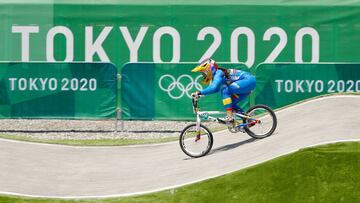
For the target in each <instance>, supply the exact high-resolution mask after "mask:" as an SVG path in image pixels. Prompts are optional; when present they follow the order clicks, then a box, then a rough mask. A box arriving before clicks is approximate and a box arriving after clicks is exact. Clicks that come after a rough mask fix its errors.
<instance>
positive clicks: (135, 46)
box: [119, 26, 149, 62]
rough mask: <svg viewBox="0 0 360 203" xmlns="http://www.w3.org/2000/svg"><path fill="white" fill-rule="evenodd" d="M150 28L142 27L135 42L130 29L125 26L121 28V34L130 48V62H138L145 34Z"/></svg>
mask: <svg viewBox="0 0 360 203" xmlns="http://www.w3.org/2000/svg"><path fill="white" fill-rule="evenodd" d="M148 28H149V27H141V28H140V31H139V33H138V34H137V36H136V38H135V40H133V39H132V38H131V35H130V32H129V29H128V28H127V27H125V26H121V27H119V29H120V32H121V33H122V35H123V36H124V39H125V42H126V45H127V46H128V48H129V51H130V60H129V61H130V62H137V61H138V50H139V47H140V45H141V43H142V41H143V39H144V37H145V34H146V32H147V30H148Z"/></svg>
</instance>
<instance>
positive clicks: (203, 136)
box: [179, 123, 213, 158]
mask: <svg viewBox="0 0 360 203" xmlns="http://www.w3.org/2000/svg"><path fill="white" fill-rule="evenodd" d="M179 142H180V148H181V150H182V151H183V152H184V153H185V154H186V155H188V156H190V157H194V158H198V157H202V156H205V155H206V154H207V153H209V152H210V150H211V148H212V145H213V136H212V133H211V132H210V130H209V129H208V128H206V127H205V126H203V125H201V124H200V131H196V124H195V123H194V124H190V125H188V126H186V127H185V128H184V130H183V131H182V132H181V134H180V140H179Z"/></svg>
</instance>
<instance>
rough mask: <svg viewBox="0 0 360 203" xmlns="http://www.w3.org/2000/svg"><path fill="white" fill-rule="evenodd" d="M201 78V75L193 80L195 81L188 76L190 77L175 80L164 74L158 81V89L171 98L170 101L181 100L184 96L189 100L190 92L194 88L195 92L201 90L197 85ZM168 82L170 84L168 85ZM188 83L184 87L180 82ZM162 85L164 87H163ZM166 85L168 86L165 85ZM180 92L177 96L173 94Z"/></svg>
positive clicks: (184, 75) (181, 76)
mask: <svg viewBox="0 0 360 203" xmlns="http://www.w3.org/2000/svg"><path fill="white" fill-rule="evenodd" d="M200 78H202V76H201V75H199V76H198V77H196V78H195V80H194V79H193V78H192V77H191V76H190V75H186V74H183V75H180V76H179V77H178V78H177V79H175V77H174V76H172V75H169V74H165V75H163V76H161V77H160V79H159V87H160V89H161V90H163V91H164V92H167V93H168V95H169V97H171V98H172V99H180V98H182V97H183V96H184V95H185V94H186V96H188V97H189V98H191V92H192V91H191V90H192V89H193V88H194V87H195V88H196V90H199V91H200V90H202V86H201V85H200V84H199V82H198V80H199V79H200ZM169 81H170V84H168V83H169ZM185 81H188V82H189V83H188V84H187V85H184V84H183V83H181V82H185ZM164 83H165V86H166V87H164ZM166 84H168V85H166ZM176 90H178V91H180V92H181V93H180V94H179V95H176V93H175V92H178V91H176Z"/></svg>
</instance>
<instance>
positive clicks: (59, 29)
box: [46, 26, 74, 62]
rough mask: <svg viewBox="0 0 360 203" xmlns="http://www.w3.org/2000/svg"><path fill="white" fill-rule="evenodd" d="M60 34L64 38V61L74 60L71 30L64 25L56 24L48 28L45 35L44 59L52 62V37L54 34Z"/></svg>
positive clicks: (53, 59) (53, 58)
mask: <svg viewBox="0 0 360 203" xmlns="http://www.w3.org/2000/svg"><path fill="white" fill-rule="evenodd" d="M58 34H62V35H64V36H65V39H66V57H65V60H64V61H65V62H71V61H73V60H74V35H73V33H72V32H71V30H70V29H69V28H67V27H65V26H56V27H53V28H51V29H50V30H49V32H48V33H47V35H46V60H47V61H51V62H54V61H56V60H55V57H54V38H55V36H56V35H58Z"/></svg>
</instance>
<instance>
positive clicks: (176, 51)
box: [153, 26, 180, 63]
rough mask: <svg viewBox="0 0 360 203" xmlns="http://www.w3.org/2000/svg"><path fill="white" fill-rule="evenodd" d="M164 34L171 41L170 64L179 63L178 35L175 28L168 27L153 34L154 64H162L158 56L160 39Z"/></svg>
mask: <svg viewBox="0 0 360 203" xmlns="http://www.w3.org/2000/svg"><path fill="white" fill-rule="evenodd" d="M165 34H167V35H170V36H171V37H172V39H173V58H172V59H171V61H170V62H172V63H177V62H180V34H179V32H178V31H177V30H176V29H175V28H173V27H169V26H165V27H160V28H159V29H157V30H156V31H155V33H154V38H153V60H154V62H157V63H161V62H163V60H162V59H161V56H160V52H161V46H160V42H161V40H160V39H161V37H162V36H163V35H165Z"/></svg>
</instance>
